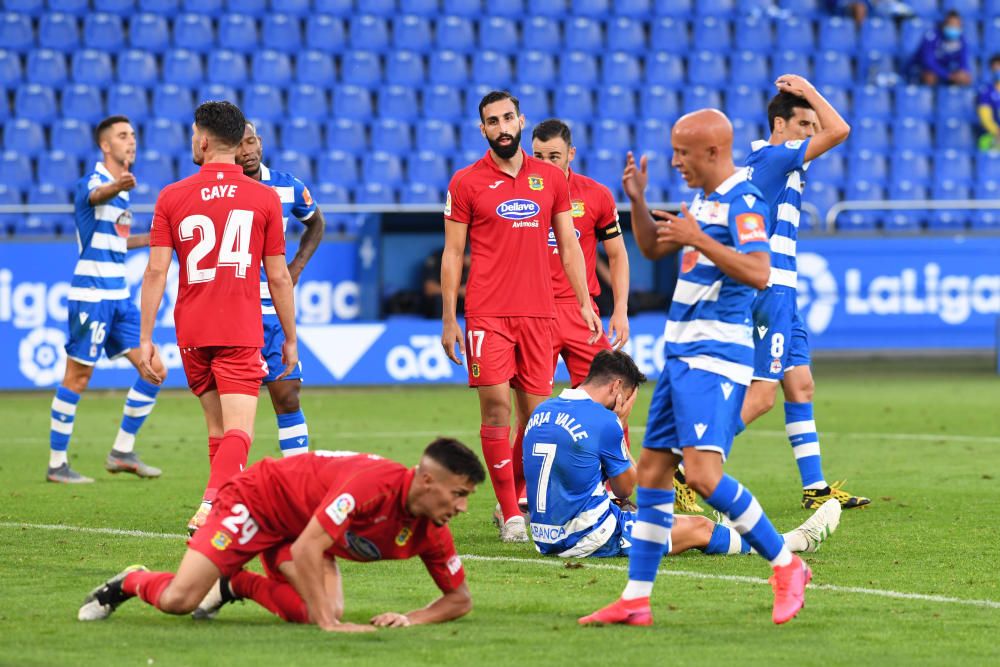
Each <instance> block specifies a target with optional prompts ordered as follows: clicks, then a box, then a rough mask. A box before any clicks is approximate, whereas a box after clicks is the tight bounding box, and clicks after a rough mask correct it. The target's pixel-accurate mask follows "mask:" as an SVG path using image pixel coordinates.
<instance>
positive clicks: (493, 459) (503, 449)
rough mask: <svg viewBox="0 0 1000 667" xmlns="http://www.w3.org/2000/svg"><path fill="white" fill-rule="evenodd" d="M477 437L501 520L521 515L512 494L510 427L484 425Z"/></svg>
mask: <svg viewBox="0 0 1000 667" xmlns="http://www.w3.org/2000/svg"><path fill="white" fill-rule="evenodd" d="M479 439H480V440H481V441H482V443H483V458H485V459H486V469H487V470H488V471H489V473H490V481H492V482H493V493H494V494H496V497H497V501H498V502H499V503H500V511H501V512H502V513H503V520H504V521H506V520H507V519H510V518H511V517H515V516H521V511H520V510H519V509H518V508H517V496H516V495H515V494H514V466H513V465H511V456H513V454H512V453H511V450H510V427H509V426H486V425H485V424H484V425H482V426H480V427H479Z"/></svg>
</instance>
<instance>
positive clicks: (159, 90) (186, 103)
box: [153, 83, 194, 124]
mask: <svg viewBox="0 0 1000 667" xmlns="http://www.w3.org/2000/svg"><path fill="white" fill-rule="evenodd" d="M153 113H155V114H156V115H157V116H158V117H160V118H168V119H170V120H176V121H180V122H182V123H185V124H190V123H191V119H192V118H193V114H194V104H193V102H192V99H191V90H190V89H189V88H184V87H182V86H178V85H176V84H173V83H162V84H160V85H158V86H156V88H154V89H153Z"/></svg>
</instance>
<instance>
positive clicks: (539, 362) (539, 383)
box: [465, 317, 555, 396]
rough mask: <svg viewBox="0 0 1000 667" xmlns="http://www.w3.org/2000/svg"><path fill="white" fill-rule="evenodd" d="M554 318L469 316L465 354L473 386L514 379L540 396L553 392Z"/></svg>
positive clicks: (513, 382) (515, 383)
mask: <svg viewBox="0 0 1000 667" xmlns="http://www.w3.org/2000/svg"><path fill="white" fill-rule="evenodd" d="M552 321H553V320H552V319H550V318H548V317H467V318H466V319H465V356H466V358H467V361H468V365H469V386H470V387H489V386H491V385H495V384H503V383H504V382H510V386H511V387H513V388H514V389H520V390H522V391H526V392H528V393H529V394H535V395H536V396H548V395H549V394H551V393H552V374H553V372H554V371H555V367H554V366H553V365H552Z"/></svg>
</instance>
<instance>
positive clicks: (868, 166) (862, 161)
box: [848, 149, 889, 187]
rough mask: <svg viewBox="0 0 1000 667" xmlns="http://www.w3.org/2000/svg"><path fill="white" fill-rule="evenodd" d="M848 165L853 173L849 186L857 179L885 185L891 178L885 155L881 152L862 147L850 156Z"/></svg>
mask: <svg viewBox="0 0 1000 667" xmlns="http://www.w3.org/2000/svg"><path fill="white" fill-rule="evenodd" d="M848 165H849V167H850V174H851V178H849V179H848V187H850V184H851V183H852V182H853V181H855V180H859V181H866V182H869V183H872V184H875V185H884V184H885V183H886V182H887V181H888V179H889V169H888V167H887V165H886V160H885V157H884V156H883V155H881V154H879V153H875V152H873V151H870V150H867V149H862V150H860V151H858V152H857V153H854V154H853V155H851V156H850V158H848Z"/></svg>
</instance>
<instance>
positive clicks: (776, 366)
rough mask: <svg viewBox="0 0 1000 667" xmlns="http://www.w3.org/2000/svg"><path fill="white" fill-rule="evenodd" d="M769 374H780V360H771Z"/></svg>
mask: <svg viewBox="0 0 1000 667" xmlns="http://www.w3.org/2000/svg"><path fill="white" fill-rule="evenodd" d="M771 372H772V373H780V372H781V359H772V360H771Z"/></svg>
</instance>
